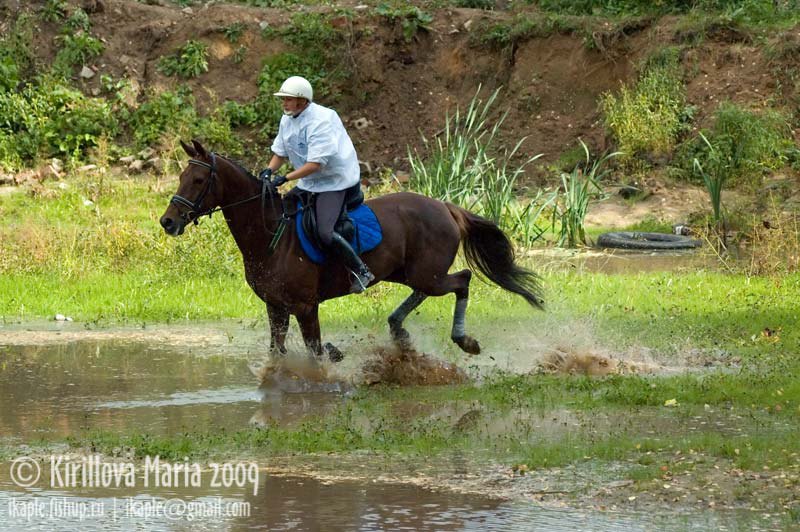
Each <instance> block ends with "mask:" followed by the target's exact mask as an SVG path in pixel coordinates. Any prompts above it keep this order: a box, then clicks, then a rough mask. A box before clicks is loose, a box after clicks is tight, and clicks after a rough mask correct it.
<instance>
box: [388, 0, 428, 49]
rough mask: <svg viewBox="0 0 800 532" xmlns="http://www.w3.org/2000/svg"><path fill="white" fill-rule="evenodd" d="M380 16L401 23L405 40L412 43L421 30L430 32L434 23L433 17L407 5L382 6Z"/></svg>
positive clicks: (395, 3) (397, 3)
mask: <svg viewBox="0 0 800 532" xmlns="http://www.w3.org/2000/svg"><path fill="white" fill-rule="evenodd" d="M376 12H377V13H378V14H379V15H382V16H384V17H386V18H387V19H389V20H390V21H391V22H394V23H397V22H398V21H399V22H400V27H401V28H402V31H403V39H405V41H406V42H411V40H412V39H413V38H414V36H415V35H416V34H417V32H418V31H419V30H421V29H422V30H426V31H427V30H428V29H429V28H428V25H429V24H430V23H431V22H432V21H433V17H432V16H431V15H430V14H428V13H426V12H424V11H422V10H421V9H420V8H418V7H417V6H413V5H410V4H406V3H401V2H394V3H392V4H386V3H384V4H380V5H379V6H378V8H377V10H376Z"/></svg>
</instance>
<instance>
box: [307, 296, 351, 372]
mask: <svg viewBox="0 0 800 532" xmlns="http://www.w3.org/2000/svg"><path fill="white" fill-rule="evenodd" d="M296 316H297V322H298V323H299V324H300V332H301V333H302V334H303V342H305V344H306V349H307V350H308V353H309V355H311V356H312V357H314V358H322V355H323V354H324V353H325V352H327V353H328V358H330V360H331V362H339V361H340V360H342V358H344V355H342V352H341V351H339V350H338V349H337V348H336V347H335V346H334V345H333V344H331V343H327V344H325V345H324V346H323V345H322V340H321V338H320V330H319V305H314V306H310V307H308V308H307V309H305V310H304V311H303V312H299V313H297V314H296Z"/></svg>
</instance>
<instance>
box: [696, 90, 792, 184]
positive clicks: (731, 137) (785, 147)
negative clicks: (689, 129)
mask: <svg viewBox="0 0 800 532" xmlns="http://www.w3.org/2000/svg"><path fill="white" fill-rule="evenodd" d="M702 136H703V137H705V139H704V138H703V137H701V136H698V137H697V138H695V139H693V140H692V141H690V142H688V143H687V144H686V145H685V147H684V149H683V153H682V154H681V159H682V161H683V166H684V167H685V168H686V169H687V170H689V171H690V172H692V173H693V175H695V176H696V177H703V173H702V172H700V171H696V170H697V169H696V166H695V165H694V160H695V159H697V160H698V161H699V163H700V165H701V167H702V169H703V170H704V171H705V172H706V173H707V174H711V175H715V174H718V173H720V172H724V173H725V174H726V176H727V178H728V179H733V180H736V181H739V182H754V181H757V180H759V179H760V178H761V176H762V175H763V174H764V173H765V172H766V171H769V170H775V169H778V168H781V167H782V166H784V165H785V164H787V162H788V157H789V153H790V151H791V149H792V147H793V142H792V140H791V137H790V129H789V124H788V120H787V118H786V117H785V116H784V115H783V114H781V113H779V112H777V111H773V110H769V109H765V110H762V111H760V112H755V111H750V110H748V109H745V108H743V107H740V106H738V105H736V104H733V103H722V104H721V105H720V106H719V108H718V109H717V111H716V113H715V115H714V125H713V126H712V127H711V129H710V130H704V131H703V132H702ZM706 139H707V140H706ZM690 169H691V170H690Z"/></svg>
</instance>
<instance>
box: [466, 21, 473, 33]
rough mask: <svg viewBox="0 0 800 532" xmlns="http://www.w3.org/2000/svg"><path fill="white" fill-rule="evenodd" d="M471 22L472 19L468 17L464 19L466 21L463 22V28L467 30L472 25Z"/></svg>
mask: <svg viewBox="0 0 800 532" xmlns="http://www.w3.org/2000/svg"><path fill="white" fill-rule="evenodd" d="M472 24H473V21H472V19H469V20H468V21H466V22H465V23H464V29H465V30H467V31H469V29H470V28H471V27H472Z"/></svg>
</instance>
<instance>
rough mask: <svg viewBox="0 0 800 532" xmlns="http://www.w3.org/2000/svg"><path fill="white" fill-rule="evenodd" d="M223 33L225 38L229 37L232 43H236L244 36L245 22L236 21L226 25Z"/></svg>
mask: <svg viewBox="0 0 800 532" xmlns="http://www.w3.org/2000/svg"><path fill="white" fill-rule="evenodd" d="M222 33H224V34H225V38H226V39H228V42H230V43H231V44H236V43H237V42H239V39H240V38H241V37H242V34H243V33H244V23H243V22H234V23H233V24H231V25H229V26H226V27H224V28H223V29H222Z"/></svg>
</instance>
